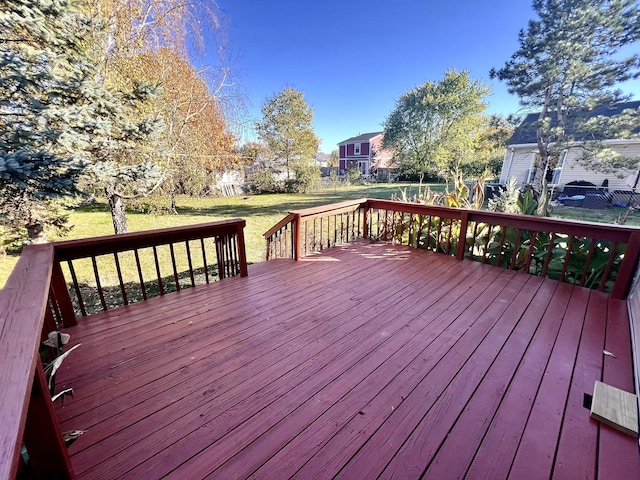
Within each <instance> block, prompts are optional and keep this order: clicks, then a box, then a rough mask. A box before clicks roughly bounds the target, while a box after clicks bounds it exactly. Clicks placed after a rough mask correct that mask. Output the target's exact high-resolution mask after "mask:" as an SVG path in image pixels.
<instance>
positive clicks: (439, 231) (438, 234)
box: [434, 217, 443, 252]
mask: <svg viewBox="0 0 640 480" xmlns="http://www.w3.org/2000/svg"><path fill="white" fill-rule="evenodd" d="M442 222H443V219H442V217H439V218H438V233H437V234H436V248H435V250H434V252H437V251H438V247H439V246H440V234H441V233H442Z"/></svg>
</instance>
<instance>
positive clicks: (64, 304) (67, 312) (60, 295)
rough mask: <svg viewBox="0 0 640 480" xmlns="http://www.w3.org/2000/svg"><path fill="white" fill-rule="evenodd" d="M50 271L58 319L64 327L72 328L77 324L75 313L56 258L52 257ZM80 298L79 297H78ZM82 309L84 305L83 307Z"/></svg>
mask: <svg viewBox="0 0 640 480" xmlns="http://www.w3.org/2000/svg"><path fill="white" fill-rule="evenodd" d="M52 267H53V268H52V270H51V288H52V290H53V294H54V296H55V300H56V305H57V307H58V308H59V309H60V310H59V312H60V319H61V320H62V324H63V325H64V326H65V327H73V326H74V325H77V324H78V320H77V319H76V312H75V311H74V309H73V302H72V301H71V295H69V287H68V286H67V282H66V280H65V279H64V274H63V273H62V267H61V266H60V260H58V256H57V255H56V256H54V260H53V266H52ZM75 285H76V293H77V292H78V291H79V289H78V287H77V280H76V282H75ZM78 298H80V297H78ZM80 301H81V300H80ZM83 307H84V305H83Z"/></svg>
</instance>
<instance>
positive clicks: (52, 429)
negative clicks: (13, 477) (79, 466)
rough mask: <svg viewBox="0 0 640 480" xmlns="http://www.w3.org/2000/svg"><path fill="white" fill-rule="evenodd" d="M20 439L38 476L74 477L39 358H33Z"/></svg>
mask: <svg viewBox="0 0 640 480" xmlns="http://www.w3.org/2000/svg"><path fill="white" fill-rule="evenodd" d="M23 439H24V444H25V446H26V448H27V452H28V453H29V460H30V464H31V468H32V469H33V471H34V473H35V474H36V476H37V478H60V479H69V480H70V479H75V478H76V476H75V474H74V473H73V467H72V466H71V459H70V458H69V453H68V452H67V447H66V445H65V444H64V440H63V438H62V433H61V431H60V426H59V425H58V421H57V420H56V416H55V412H54V410H53V404H52V403H51V397H50V396H49V387H48V386H47V379H46V377H45V374H44V370H43V369H42V364H41V363H40V361H36V367H35V372H34V380H33V389H32V391H31V399H30V402H29V410H28V413H27V420H26V423H25V427H24V437H23Z"/></svg>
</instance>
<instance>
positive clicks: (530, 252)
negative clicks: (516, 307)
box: [266, 184, 640, 298]
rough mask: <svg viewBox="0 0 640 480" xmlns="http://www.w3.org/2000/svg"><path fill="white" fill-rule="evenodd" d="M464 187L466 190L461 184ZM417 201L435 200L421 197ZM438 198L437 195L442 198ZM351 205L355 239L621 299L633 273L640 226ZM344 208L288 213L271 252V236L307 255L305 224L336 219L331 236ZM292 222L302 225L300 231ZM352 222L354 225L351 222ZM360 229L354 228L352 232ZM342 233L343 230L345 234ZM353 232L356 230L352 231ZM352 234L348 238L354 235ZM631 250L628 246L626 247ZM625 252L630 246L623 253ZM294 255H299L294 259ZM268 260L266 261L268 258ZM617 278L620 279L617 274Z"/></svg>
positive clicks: (391, 204)
mask: <svg viewBox="0 0 640 480" xmlns="http://www.w3.org/2000/svg"><path fill="white" fill-rule="evenodd" d="M465 188H466V187H465ZM465 188H463V185H461V184H459V185H458V187H456V190H455V192H457V193H455V192H454V194H453V195H451V194H450V198H449V200H448V201H451V200H456V199H458V200H460V201H461V202H460V203H463V201H466V200H463V199H462V197H463V196H465V195H468V193H469V190H468V189H466V190H465ZM424 198H436V196H435V195H431V196H430V194H429V192H427V193H426V195H425V196H424ZM440 198H443V197H442V196H441V197H440ZM358 202H359V203H358V204H350V205H349V207H348V208H349V209H351V211H352V212H356V214H357V217H354V218H358V219H359V224H358V225H359V226H362V234H361V236H362V237H365V238H369V239H371V240H373V241H377V240H383V241H392V242H394V243H398V244H403V245H409V246H411V247H416V248H422V249H425V250H430V251H434V252H438V253H442V254H446V255H453V256H455V257H457V258H458V259H459V260H462V259H470V260H474V261H479V262H482V263H487V264H490V265H495V266H499V267H501V268H507V269H512V270H518V271H523V272H527V273H530V274H533V275H539V276H543V277H548V278H552V279H556V280H559V281H561V282H566V283H571V284H576V285H581V286H586V287H589V288H594V289H598V290H601V291H607V292H612V293H613V294H614V296H616V297H617V298H623V297H624V296H625V295H626V291H627V290H628V288H629V285H630V278H631V277H632V276H633V273H634V271H635V269H636V268H637V262H638V257H639V254H640V253H639V252H640V229H637V228H634V227H622V226H608V225H603V224H586V223H581V222H575V221H573V222H572V221H563V220H557V219H549V218H545V217H538V216H532V215H513V214H503V213H496V212H487V211H484V210H470V209H462V208H447V207H443V206H440V205H424V204H421V203H413V202H398V201H385V200H375V199H369V200H360V201H358ZM517 203H518V205H519V208H520V209H521V210H522V211H526V212H529V213H531V212H533V211H537V210H538V209H539V205H538V202H536V201H535V199H534V198H533V196H532V195H531V194H530V193H528V194H525V195H523V196H521V197H520V198H519V200H518V201H517ZM341 208H345V207H344V205H338V204H337V205H329V206H326V207H323V209H321V210H319V209H313V210H309V211H304V210H303V211H299V212H292V213H291V214H290V215H289V216H287V217H286V218H285V219H283V220H282V221H281V222H280V223H279V224H278V225H277V226H276V227H277V228H275V227H274V229H272V230H271V231H270V232H267V233H268V234H270V235H271V236H269V235H266V236H267V245H268V248H269V249H270V251H272V252H273V251H277V249H275V248H274V245H277V243H275V242H274V238H276V237H277V239H278V241H279V243H280V245H281V244H282V243H285V244H286V245H288V246H289V249H285V256H286V257H289V258H292V257H293V258H301V257H302V256H304V255H306V254H307V253H308V252H307V247H306V243H307V242H308V235H307V234H306V233H305V232H308V228H309V227H308V225H309V219H311V218H313V219H314V221H315V220H316V219H318V218H321V217H322V216H325V217H331V218H333V219H335V225H334V226H332V231H333V232H334V235H335V234H336V232H338V231H341V229H345V228H346V226H347V225H341V224H340V222H341V220H340V217H339V215H336V212H338V211H340V209H341ZM297 225H307V226H306V227H303V226H300V227H298V226H297ZM352 225H353V222H352ZM359 228H360V227H359ZM347 230H348V229H347ZM358 232H360V230H358ZM359 236H360V233H358V235H354V236H353V238H358V237H359ZM630 243H631V244H633V247H629V244H630ZM329 246H330V245H329ZM630 248H631V249H630ZM295 252H298V255H299V257H296V255H295ZM275 256H277V255H273V254H272V256H271V257H270V258H274V257H275ZM620 276H622V279H621V280H620V282H618V279H619V277H620Z"/></svg>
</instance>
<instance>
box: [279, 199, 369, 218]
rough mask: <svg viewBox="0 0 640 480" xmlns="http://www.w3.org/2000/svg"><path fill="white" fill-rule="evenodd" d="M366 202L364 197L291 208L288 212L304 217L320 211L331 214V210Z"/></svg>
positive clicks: (320, 212)
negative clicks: (296, 208)
mask: <svg viewBox="0 0 640 480" xmlns="http://www.w3.org/2000/svg"><path fill="white" fill-rule="evenodd" d="M366 203H367V199H366V198H359V199H357V200H347V201H345V202H339V203H330V204H329V205H321V206H319V207H311V208H304V209H302V210H293V211H291V212H289V213H290V214H293V215H297V216H300V217H303V218H304V217H309V216H312V215H318V214H322V213H329V214H331V212H333V211H334V210H341V209H343V208H347V207H357V206H360V205H364V204H366Z"/></svg>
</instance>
